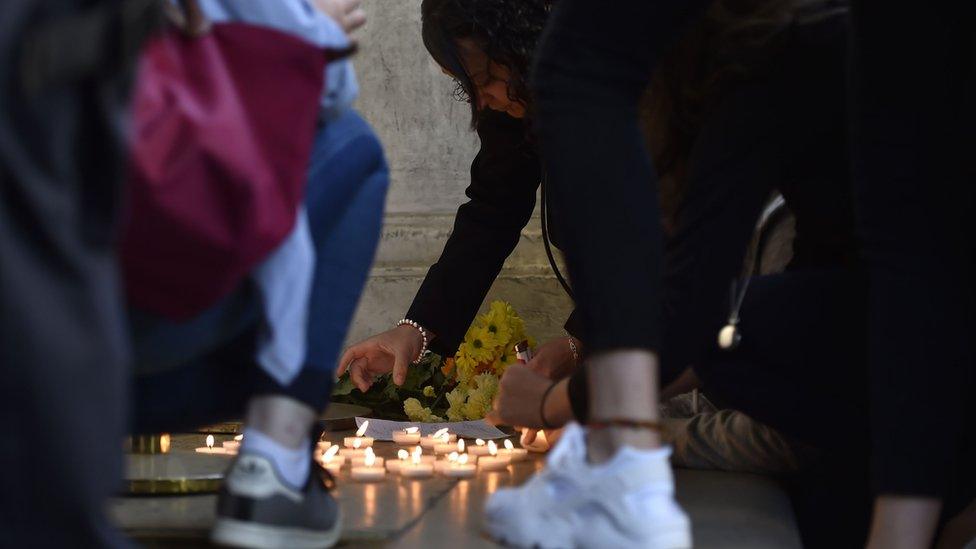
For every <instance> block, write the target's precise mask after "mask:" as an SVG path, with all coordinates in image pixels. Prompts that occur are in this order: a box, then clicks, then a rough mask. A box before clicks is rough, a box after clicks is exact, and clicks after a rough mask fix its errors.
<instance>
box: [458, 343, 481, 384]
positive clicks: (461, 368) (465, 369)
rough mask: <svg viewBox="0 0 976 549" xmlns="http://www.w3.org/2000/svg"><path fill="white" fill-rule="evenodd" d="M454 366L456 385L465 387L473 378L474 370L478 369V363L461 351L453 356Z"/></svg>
mask: <svg viewBox="0 0 976 549" xmlns="http://www.w3.org/2000/svg"><path fill="white" fill-rule="evenodd" d="M454 366H455V367H456V369H457V380H458V383H460V384H461V385H467V384H468V383H470V382H471V379H472V378H473V377H474V370H475V368H477V367H478V363H477V362H475V361H474V360H473V359H472V358H471V357H469V356H468V355H466V354H465V353H464V352H463V350H462V351H458V354H457V355H455V356H454Z"/></svg>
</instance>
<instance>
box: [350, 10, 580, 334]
mask: <svg viewBox="0 0 976 549" xmlns="http://www.w3.org/2000/svg"><path fill="white" fill-rule="evenodd" d="M364 3H365V7H366V9H367V10H368V13H369V22H368V23H367V26H366V27H365V28H364V29H363V30H362V31H361V32H360V34H359V35H358V38H359V41H360V53H359V54H358V55H357V57H356V61H355V62H356V68H357V73H358V76H359V79H360V86H361V93H360V99H359V101H358V103H357V109H358V110H359V111H360V112H361V113H362V114H363V116H365V117H366V119H367V120H368V121H369V122H370V123H371V124H372V125H373V127H374V129H375V130H376V132H377V133H378V134H379V136H380V139H382V141H383V143H384V146H385V148H386V155H387V160H388V161H389V163H390V169H391V186H390V192H389V196H388V200H387V205H386V218H385V223H384V227H383V235H382V240H381V243H380V249H379V252H378V254H377V257H376V263H375V265H374V266H373V271H372V274H371V276H370V280H369V284H368V286H367V288H366V291H365V293H364V295H363V298H362V301H361V303H360V306H359V310H358V312H357V314H356V319H355V322H354V324H353V328H352V332H351V334H350V340H351V341H355V340H358V339H360V338H362V337H365V336H367V335H369V334H371V333H374V332H376V331H379V330H383V329H386V328H387V327H389V326H391V325H392V324H393V323H394V322H396V320H398V319H399V318H401V317H402V316H403V314H404V313H405V312H406V309H407V307H408V306H409V304H410V302H411V300H412V299H413V296H414V293H415V292H416V290H417V288H418V287H419V285H420V282H421V280H423V277H424V275H425V274H426V272H427V268H428V267H429V266H430V265H431V264H432V263H433V262H434V261H436V259H437V257H438V255H439V254H440V251H441V248H442V247H443V245H444V242H445V241H446V239H447V237H448V236H450V232H451V227H452V225H453V220H454V213H455V211H456V210H457V207H458V205H460V204H461V203H462V202H463V201H464V200H465V197H464V189H465V188H466V187H467V184H468V181H469V175H468V170H469V167H470V164H471V160H472V159H473V158H474V155H475V153H476V151H477V144H478V140H477V136H476V135H475V134H474V132H472V131H471V129H470V127H469V121H470V111H469V109H468V105H467V104H464V103H459V102H457V101H456V100H455V99H454V98H453V96H452V91H453V89H454V85H453V82H452V81H451V79H450V78H448V77H447V76H445V75H444V74H443V73H442V72H441V71H440V69H439V67H437V65H436V64H435V63H434V62H433V61H432V60H431V59H430V58H429V56H428V55H427V51H426V50H425V49H424V46H423V43H422V41H421V37H420V0H365V2H364ZM489 299H505V300H507V301H510V302H511V303H512V304H513V306H514V307H515V308H516V310H518V311H519V312H520V313H521V314H522V316H523V317H524V318H525V319H526V322H527V324H528V328H529V332H530V333H531V334H532V335H533V336H535V337H537V338H538V339H540V340H545V339H547V338H549V337H552V336H555V335H560V334H562V322H563V320H565V317H566V315H567V314H568V311H569V309H570V307H571V304H570V301H569V299H568V298H567V297H566V296H565V294H564V293H563V291H562V289H561V288H560V287H559V284H558V282H557V281H556V280H555V278H554V277H553V275H552V273H551V271H550V269H549V267H548V262H547V260H546V255H545V251H544V248H543V246H542V238H541V230H540V225H539V218H538V212H536V216H535V217H534V219H533V220H532V221H531V222H530V223H529V225H528V226H527V227H526V229H525V231H523V234H522V241H521V243H520V244H519V247H518V248H517V250H516V252H515V253H514V254H513V255H512V257H510V258H509V260H508V262H507V263H506V265H505V268H504V270H503V272H502V275H501V276H500V277H499V279H498V280H497V281H496V283H495V285H494V287H493V288H492V290H491V293H490V294H489Z"/></svg>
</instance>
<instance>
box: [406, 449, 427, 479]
mask: <svg viewBox="0 0 976 549" xmlns="http://www.w3.org/2000/svg"><path fill="white" fill-rule="evenodd" d="M417 448H420V447H419V446H418V447H417ZM420 458H421V455H420V454H419V453H417V452H414V454H413V456H412V457H411V458H410V461H407V462H404V463H401V464H400V476H401V477H405V478H427V477H429V476H430V475H431V474H433V472H434V465H433V464H432V463H425V462H423V461H422V460H421V459H420Z"/></svg>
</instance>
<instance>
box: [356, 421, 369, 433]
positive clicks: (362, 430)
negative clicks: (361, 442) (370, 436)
mask: <svg viewBox="0 0 976 549" xmlns="http://www.w3.org/2000/svg"><path fill="white" fill-rule="evenodd" d="M368 428H369V420H368V419H367V420H366V421H364V422H363V424H362V425H360V426H359V430H357V431H356V436H357V437H361V436H363V435H365V434H366V429H368Z"/></svg>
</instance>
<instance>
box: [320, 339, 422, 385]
mask: <svg viewBox="0 0 976 549" xmlns="http://www.w3.org/2000/svg"><path fill="white" fill-rule="evenodd" d="M422 346H423V338H422V337H421V335H420V333H419V332H418V331H417V330H416V329H415V328H412V327H410V326H398V327H396V328H394V329H392V330H387V331H385V332H383V333H381V334H377V335H375V336H373V337H371V338H368V339H365V340H363V341H360V342H359V343H356V344H355V345H353V346H352V347H349V348H348V349H346V352H344V353H343V354H342V358H340V359H339V369H338V371H337V372H336V375H339V376H341V375H342V374H344V373H346V371H348V372H349V379H351V380H352V382H353V383H354V384H355V385H356V387H357V388H358V389H359V390H360V391H362V392H364V393H365V392H366V391H367V390H369V386H370V385H372V384H373V381H374V380H375V379H376V378H377V377H379V376H381V375H383V374H387V373H389V372H393V382H394V383H396V384H397V385H403V383H404V382H405V381H406V379H407V368H409V366H410V362H411V361H412V360H414V359H415V358H417V355H419V354H420V348H421V347H422Z"/></svg>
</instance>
